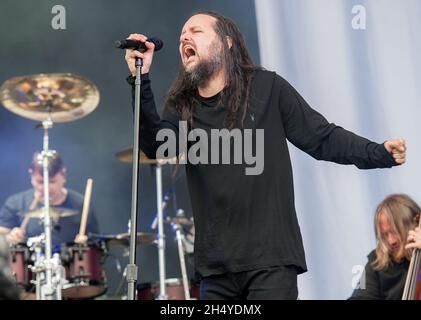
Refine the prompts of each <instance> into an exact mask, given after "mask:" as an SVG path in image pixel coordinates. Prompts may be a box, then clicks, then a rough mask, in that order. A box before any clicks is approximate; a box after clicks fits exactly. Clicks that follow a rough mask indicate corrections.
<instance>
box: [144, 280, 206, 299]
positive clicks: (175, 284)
mask: <svg viewBox="0 0 421 320" xmlns="http://www.w3.org/2000/svg"><path fill="white" fill-rule="evenodd" d="M165 289H166V293H167V296H168V297H167V299H168V300H186V296H185V294H184V288H183V281H182V279H178V278H174V279H167V280H165ZM160 292H161V291H160V288H159V282H154V283H152V282H144V283H140V284H138V285H137V299H138V300H157V299H158V298H159V294H160ZM190 299H194V300H198V299H199V290H198V288H197V287H196V286H194V287H191V286H190Z"/></svg>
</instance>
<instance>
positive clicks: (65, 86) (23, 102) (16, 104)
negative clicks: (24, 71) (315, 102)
mask: <svg viewBox="0 0 421 320" xmlns="http://www.w3.org/2000/svg"><path fill="white" fill-rule="evenodd" d="M0 101H1V102H2V103H3V105H4V107H5V108H6V109H8V110H10V111H11V112H13V113H16V114H17V115H19V116H22V117H24V118H28V119H31V120H35V121H44V120H47V119H48V118H49V117H50V118H51V120H52V121H53V122H68V121H73V120H77V119H80V118H82V117H84V116H86V115H88V114H89V113H91V112H92V111H93V110H94V109H95V108H96V107H97V106H98V103H99V91H98V89H97V87H96V86H95V85H94V84H93V83H92V82H90V81H89V80H87V79H85V78H83V77H81V76H79V75H74V74H70V73H51V74H35V75H26V76H21V77H15V78H12V79H9V80H7V81H6V82H4V83H3V85H2V86H1V87H0Z"/></svg>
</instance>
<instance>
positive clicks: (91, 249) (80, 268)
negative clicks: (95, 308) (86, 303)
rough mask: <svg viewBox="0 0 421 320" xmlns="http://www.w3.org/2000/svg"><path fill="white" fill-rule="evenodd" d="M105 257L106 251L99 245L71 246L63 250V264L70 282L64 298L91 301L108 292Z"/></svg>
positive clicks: (66, 286)
mask: <svg viewBox="0 0 421 320" xmlns="http://www.w3.org/2000/svg"><path fill="white" fill-rule="evenodd" d="M104 256H105V254H104V250H103V249H102V247H101V246H100V245H97V244H88V245H79V244H71V245H69V246H66V247H65V249H64V250H62V263H63V265H64V266H65V268H66V279H67V280H68V281H69V284H67V285H65V287H64V289H63V298H65V299H91V298H95V297H98V296H100V295H102V294H104V293H105V292H106V291H107V280H106V277H105V272H104V270H103V263H104Z"/></svg>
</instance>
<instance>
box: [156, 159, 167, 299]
mask: <svg viewBox="0 0 421 320" xmlns="http://www.w3.org/2000/svg"><path fill="white" fill-rule="evenodd" d="M155 172H156V202H157V204H156V205H157V208H158V259H159V296H158V299H157V300H167V299H168V296H167V294H166V285H165V278H166V268H165V234H164V217H163V212H164V205H163V201H162V167H161V165H160V164H159V163H157V164H156V166H155ZM165 205H166V202H165Z"/></svg>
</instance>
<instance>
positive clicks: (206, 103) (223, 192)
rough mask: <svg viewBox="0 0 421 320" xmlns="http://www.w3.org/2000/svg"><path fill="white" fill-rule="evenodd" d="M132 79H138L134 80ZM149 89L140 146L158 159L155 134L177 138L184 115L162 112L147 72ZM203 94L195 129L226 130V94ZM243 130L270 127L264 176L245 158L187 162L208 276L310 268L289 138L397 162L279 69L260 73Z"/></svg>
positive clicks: (340, 156) (202, 267) (368, 159)
mask: <svg viewBox="0 0 421 320" xmlns="http://www.w3.org/2000/svg"><path fill="white" fill-rule="evenodd" d="M128 82H129V83H131V84H132V85H133V83H134V81H133V78H132V77H129V78H128ZM132 92H133V90H132ZM142 94H143V95H142V100H141V105H142V107H141V108H142V110H141V121H142V122H141V140H140V147H141V149H142V150H143V151H144V152H145V153H146V155H147V156H148V157H151V158H155V153H156V150H157V148H158V146H159V145H160V144H161V143H162V142H157V141H156V139H155V137H156V133H157V132H158V130H160V129H162V128H167V129H171V130H174V131H175V132H176V133H177V134H176V136H178V131H179V127H178V121H180V115H178V114H177V112H175V111H174V108H173V107H172V106H166V107H165V109H164V113H163V117H162V119H161V118H160V116H159V115H158V113H157V111H156V107H155V102H154V98H153V94H152V90H151V82H150V80H149V78H148V75H143V81H142ZM197 99H198V104H197V105H196V106H195V109H194V114H193V126H192V128H191V129H196V128H200V129H203V130H205V131H206V132H207V133H209V132H210V130H211V129H215V128H216V129H220V128H224V120H225V117H226V114H227V111H226V108H225V105H226V103H227V101H222V105H221V104H219V105H218V102H219V101H220V95H219V94H218V95H216V96H214V97H211V98H202V97H200V96H199V95H198V94H197ZM244 129H253V130H255V129H264V170H263V173H262V174H260V175H245V168H246V167H247V165H246V164H223V165H212V164H197V165H193V164H189V163H188V164H186V175H187V180H188V188H189V192H190V198H191V202H192V209H193V216H194V221H195V230H196V236H195V249H194V252H195V265H196V268H197V270H198V271H199V272H200V273H201V274H202V275H203V276H208V275H212V274H221V273H224V272H227V271H230V272H239V271H247V270H253V269H257V268H263V267H269V266H279V265H294V266H296V267H297V270H298V272H299V273H301V272H305V271H306V270H307V267H306V262H305V256H304V248H303V244H302V238H301V233H300V228H299V225H298V221H297V216H296V212H295V206H294V188H293V176H292V168H291V161H290V155H289V152H288V146H287V142H286V141H287V139H288V140H289V141H290V142H291V143H293V144H294V145H295V146H296V147H298V148H299V149H301V150H303V151H305V152H306V153H308V154H310V155H311V156H312V157H314V158H316V159H319V160H328V161H333V162H336V163H340V164H354V165H356V166H357V167H358V168H361V169H370V168H385V167H392V166H393V165H395V161H394V159H393V157H392V156H391V155H390V154H389V153H388V152H387V151H386V149H385V148H384V146H383V145H382V144H377V143H375V142H372V141H369V140H367V139H365V138H362V137H360V136H357V135H355V134H353V133H352V132H349V131H346V130H345V129H343V128H341V127H339V126H336V125H335V124H333V123H329V122H328V121H327V120H326V119H325V118H324V117H323V116H322V115H321V114H319V113H318V112H316V111H315V110H313V109H312V108H310V106H309V105H308V104H307V103H306V101H305V100H304V99H303V98H302V97H301V96H300V95H299V94H298V93H297V91H296V90H295V89H294V88H293V87H292V86H291V85H290V84H289V83H288V82H287V81H286V80H284V79H283V78H282V77H280V76H279V75H277V74H276V73H274V72H268V71H261V70H259V71H256V72H255V74H254V77H253V80H252V86H251V103H250V108H249V110H248V112H247V116H246V121H245V123H244ZM244 129H241V130H242V132H244Z"/></svg>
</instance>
